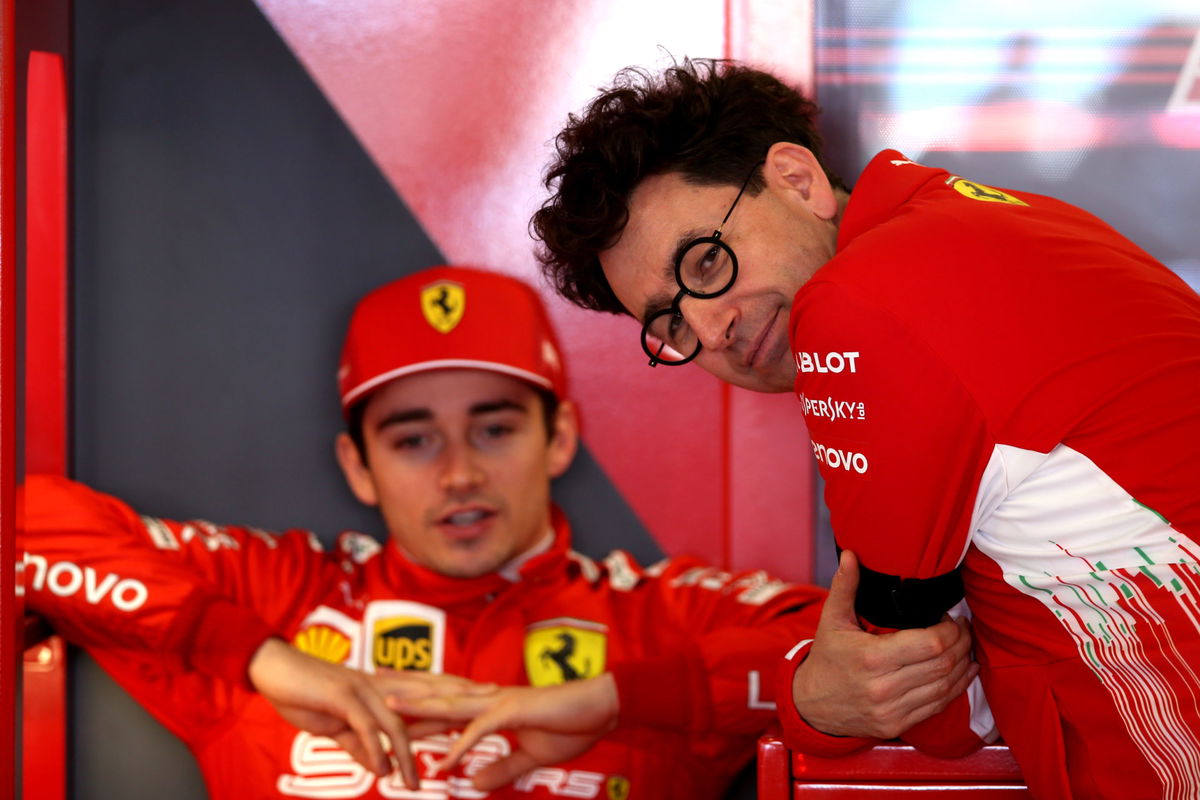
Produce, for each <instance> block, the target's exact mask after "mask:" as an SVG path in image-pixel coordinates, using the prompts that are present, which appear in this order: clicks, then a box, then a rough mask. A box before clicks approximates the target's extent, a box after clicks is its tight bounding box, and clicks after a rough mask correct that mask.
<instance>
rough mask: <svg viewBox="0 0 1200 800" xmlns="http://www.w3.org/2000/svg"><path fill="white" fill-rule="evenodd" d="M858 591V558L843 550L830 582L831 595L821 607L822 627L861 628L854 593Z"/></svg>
mask: <svg viewBox="0 0 1200 800" xmlns="http://www.w3.org/2000/svg"><path fill="white" fill-rule="evenodd" d="M857 592H858V559H857V558H856V557H855V555H854V553H852V552H851V551H849V550H843V551H842V556H841V559H840V560H839V561H838V569H837V572H835V573H834V574H833V581H832V582H831V583H830V584H829V595H828V596H827V597H826V598H825V605H824V607H823V608H822V609H821V619H820V627H822V628H824V627H833V628H852V629H854V630H860V626H859V624H858V616H857V615H856V614H855V613H854V595H855V593H857Z"/></svg>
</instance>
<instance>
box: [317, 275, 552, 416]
mask: <svg viewBox="0 0 1200 800" xmlns="http://www.w3.org/2000/svg"><path fill="white" fill-rule="evenodd" d="M559 352H560V351H559V347H558V341H557V339H556V338H555V336H554V330H553V329H552V328H551V327H550V320H549V318H548V317H547V316H546V309H545V308H544V307H543V306H542V302H541V299H540V298H539V297H538V294H537V292H535V291H534V290H533V289H532V288H530V287H529V286H527V285H526V284H524V283H522V282H521V281H519V280H516V279H515V278H510V277H508V276H505V275H499V274H497V273H494V272H484V271H482V270H478V269H470V268H467V267H434V268H432V269H427V270H423V271H421V272H418V273H415V274H413V275H409V276H408V277H406V278H401V279H400V280H398V281H393V282H392V283H389V284H386V285H384V286H381V287H380V288H378V289H376V290H375V291H373V292H371V293H370V294H368V295H367V296H366V297H364V298H363V299H362V300H360V301H359V303H358V305H357V306H356V307H355V309H354V315H353V316H352V317H351V319H350V328H349V330H348V331H347V332H346V341H345V344H344V345H343V346H342V359H341V363H340V365H339V366H338V375H337V377H338V392H339V393H340V394H341V398H342V413H343V414H345V413H346V412H347V411H348V410H349V409H350V407H351V406H352V405H354V404H355V403H356V402H358V401H359V400H361V399H363V398H364V397H365V396H366V395H367V394H368V393H369V392H371V391H373V390H374V389H377V388H378V387H379V386H381V385H383V384H385V383H387V382H388V381H391V380H395V379H396V378H400V377H403V376H405V375H412V374H414V373H417V372H426V371H428V370H434V369H484V370H491V371H493V372H500V373H503V374H505V375H512V376H514V377H517V378H520V379H522V380H525V381H528V382H529V383H532V384H534V385H535V386H538V387H540V388H542V389H547V390H549V391H551V392H553V393H554V394H555V395H556V396H557V397H558V398H559V399H563V398H564V397H565V395H566V375H565V373H564V371H563V364H562V358H561V356H560V355H559Z"/></svg>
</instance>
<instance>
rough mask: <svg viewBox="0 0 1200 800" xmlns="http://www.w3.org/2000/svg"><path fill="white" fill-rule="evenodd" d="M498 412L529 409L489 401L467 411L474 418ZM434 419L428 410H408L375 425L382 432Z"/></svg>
mask: <svg viewBox="0 0 1200 800" xmlns="http://www.w3.org/2000/svg"><path fill="white" fill-rule="evenodd" d="M497 411H518V412H520V413H522V414H528V413H529V409H528V408H526V407H525V406H523V405H521V404H520V403H518V402H517V401H515V400H508V399H503V400H488V401H485V402H482V403H476V404H475V405H473V406H471V407H470V408H469V409H467V414H469V415H470V416H472V417H477V416H482V415H484V414H494V413H496V412H497ZM433 418H434V413H433V411H432V410H430V409H428V408H423V407H422V408H406V409H402V410H400V411H393V412H392V413H390V414H388V415H387V416H386V417H384V418H383V419H381V420H379V422H378V423H377V424H376V425H375V430H377V431H381V430H383V429H384V428H386V427H388V426H389V425H404V424H405V423H409V422H428V421H429V420H431V419H433Z"/></svg>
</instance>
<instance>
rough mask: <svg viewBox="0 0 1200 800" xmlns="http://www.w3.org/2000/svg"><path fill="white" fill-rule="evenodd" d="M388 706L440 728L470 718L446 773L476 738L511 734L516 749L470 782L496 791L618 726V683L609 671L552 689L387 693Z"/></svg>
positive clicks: (442, 764)
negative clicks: (420, 694)
mask: <svg viewBox="0 0 1200 800" xmlns="http://www.w3.org/2000/svg"><path fill="white" fill-rule="evenodd" d="M388 705H389V706H390V707H391V708H392V709H394V710H396V711H398V712H400V713H402V714H405V715H408V716H417V717H424V718H427V719H430V720H432V722H431V723H415V724H414V725H413V729H414V730H418V729H421V726H422V725H425V724H433V725H442V726H443V727H444V723H445V722H446V721H452V720H458V721H465V720H471V722H470V724H469V725H467V727H466V728H465V729H464V730H463V732H462V735H461V736H460V737H459V738H458V739H457V740H456V741H455V742H454V745H453V746H452V747H451V748H450V751H449V752H448V753H447V754H446V757H445V758H443V759H442V761H441V762H440V764H439V765H438V768H439V769H450V768H453V767H454V765H456V764H457V763H458V762H459V760H460V759H461V758H462V757H463V756H464V755H465V754H466V753H467V751H468V750H470V749H471V748H472V747H473V746H474V745H475V744H476V743H477V742H478V741H479V740H480V739H482V738H483V737H484V736H486V735H488V734H489V733H493V732H495V731H498V730H510V731H512V732H513V733H514V734H515V735H516V737H517V748H516V750H515V751H514V752H513V753H511V754H510V755H508V756H506V757H504V758H502V759H500V760H499V761H497V762H495V763H493V764H489V765H488V766H487V767H485V768H483V769H481V770H480V771H479V772H477V773H476V774H475V775H474V776H472V781H473V783H474V785H475V788H476V789H478V790H480V791H485V792H487V791H491V790H493V789H497V788H499V787H501V786H504V785H505V784H508V783H511V782H512V781H514V780H516V779H517V778H519V777H520V776H521V775H524V774H525V773H526V772H529V771H530V770H531V769H534V768H535V767H539V766H544V765H547V764H557V763H559V762H561V761H566V760H567V759H570V758H574V757H576V756H578V755H580V754H582V753H584V752H586V751H587V750H588V749H589V748H590V747H591V746H592V745H593V744H595V743H596V741H597V740H598V739H600V737H602V736H604V735H605V734H606V733H608V732H609V731H611V730H612V729H613V728H615V727H616V726H617V713H618V710H619V709H618V706H619V703H618V700H617V685H616V682H615V681H614V680H613V677H612V675H611V674H610V673H604V674H603V675H600V676H598V677H595V678H589V679H587V680H582V681H569V682H567V683H563V684H560V685H557V686H545V687H536V688H535V687H529V686H518V687H512V688H507V689H498V690H494V691H491V692H486V691H482V690H478V689H476V690H474V693H473V694H461V695H453V696H451V695H442V696H439V697H425V698H414V697H401V696H398V695H396V694H389V696H388Z"/></svg>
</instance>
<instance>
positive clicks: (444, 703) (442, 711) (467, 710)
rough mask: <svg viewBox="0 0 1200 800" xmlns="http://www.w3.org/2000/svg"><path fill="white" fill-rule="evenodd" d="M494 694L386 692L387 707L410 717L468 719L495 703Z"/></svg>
mask: <svg viewBox="0 0 1200 800" xmlns="http://www.w3.org/2000/svg"><path fill="white" fill-rule="evenodd" d="M495 700H496V695H495V693H491V694H480V695H445V696H441V697H405V696H402V695H395V694H388V695H387V698H386V700H385V702H386V704H387V707H388V708H390V709H391V710H392V711H395V712H397V713H399V714H405V715H407V716H410V717H423V718H431V719H447V720H451V719H453V720H468V719H472V718H474V717H477V716H479V715H480V714H482V713H483V712H484V711H486V710H488V709H489V708H491V707H492V706H493V705H494V704H495Z"/></svg>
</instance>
